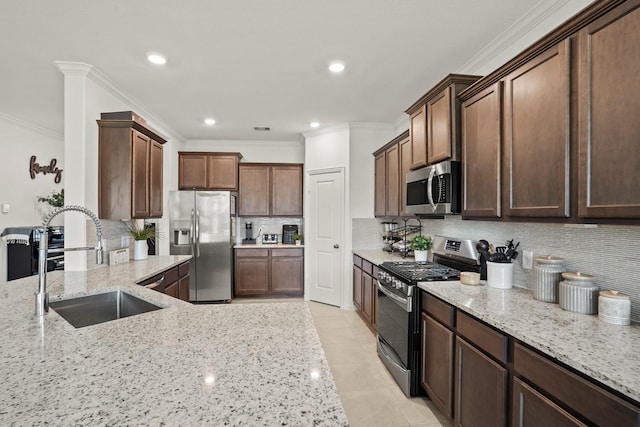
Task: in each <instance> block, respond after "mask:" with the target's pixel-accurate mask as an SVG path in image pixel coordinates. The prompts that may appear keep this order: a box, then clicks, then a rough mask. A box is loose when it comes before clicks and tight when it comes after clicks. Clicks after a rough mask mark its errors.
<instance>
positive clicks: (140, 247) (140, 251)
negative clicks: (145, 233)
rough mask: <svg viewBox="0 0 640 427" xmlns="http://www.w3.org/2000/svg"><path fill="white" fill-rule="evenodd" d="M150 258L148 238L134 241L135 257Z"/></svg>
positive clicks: (136, 258)
mask: <svg viewBox="0 0 640 427" xmlns="http://www.w3.org/2000/svg"><path fill="white" fill-rule="evenodd" d="M147 258H149V246H148V245H147V241H146V240H136V241H134V242H133V259H134V260H143V259H147Z"/></svg>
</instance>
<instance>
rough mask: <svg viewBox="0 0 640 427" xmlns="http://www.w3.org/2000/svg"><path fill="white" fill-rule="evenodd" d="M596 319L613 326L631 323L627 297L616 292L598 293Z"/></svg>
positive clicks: (629, 305)
mask: <svg viewBox="0 0 640 427" xmlns="http://www.w3.org/2000/svg"><path fill="white" fill-rule="evenodd" d="M598 319H600V320H602V321H603V322H606V323H612V324H614V325H623V326H625V325H628V324H630V323H631V300H630V299H629V295H626V294H623V293H620V292H618V291H600V294H599V296H598Z"/></svg>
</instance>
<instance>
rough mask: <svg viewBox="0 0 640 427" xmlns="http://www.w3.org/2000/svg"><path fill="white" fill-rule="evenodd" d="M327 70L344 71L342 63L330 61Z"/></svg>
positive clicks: (333, 71)
mask: <svg viewBox="0 0 640 427" xmlns="http://www.w3.org/2000/svg"><path fill="white" fill-rule="evenodd" d="M329 71H331V72H332V73H341V72H343V71H344V64H343V63H342V62H332V63H331V64H329Z"/></svg>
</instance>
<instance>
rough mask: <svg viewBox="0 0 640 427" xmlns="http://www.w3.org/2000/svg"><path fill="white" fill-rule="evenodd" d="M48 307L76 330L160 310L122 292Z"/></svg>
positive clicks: (85, 297)
mask: <svg viewBox="0 0 640 427" xmlns="http://www.w3.org/2000/svg"><path fill="white" fill-rule="evenodd" d="M49 307H50V308H52V309H53V310H55V311H56V313H58V314H59V315H60V316H62V317H63V318H64V319H65V320H66V321H67V322H69V323H71V324H72V325H73V326H74V327H76V328H83V327H85V326H91V325H97V324H99V323H104V322H109V321H111V320H116V319H121V318H123V317H130V316H135V315H136V314H142V313H147V312H149V311H155V310H160V309H161V308H162V307H158V306H157V305H155V304H151V303H150V302H147V301H144V300H141V299H140V298H137V297H134V296H133V295H131V294H128V293H126V292H123V291H111V292H106V293H102V294H95V295H87V296H83V297H78V298H71V299H65V300H60V301H54V302H51V303H50V304H49Z"/></svg>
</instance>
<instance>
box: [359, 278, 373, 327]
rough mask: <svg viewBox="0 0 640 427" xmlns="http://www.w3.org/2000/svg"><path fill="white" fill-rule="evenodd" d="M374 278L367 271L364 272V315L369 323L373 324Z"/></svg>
mask: <svg viewBox="0 0 640 427" xmlns="http://www.w3.org/2000/svg"><path fill="white" fill-rule="evenodd" d="M373 284H374V280H373V277H371V276H370V275H368V274H367V273H363V274H362V317H364V318H365V320H366V321H367V322H369V324H372V323H373V322H372V320H373V292H374V287H373Z"/></svg>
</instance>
